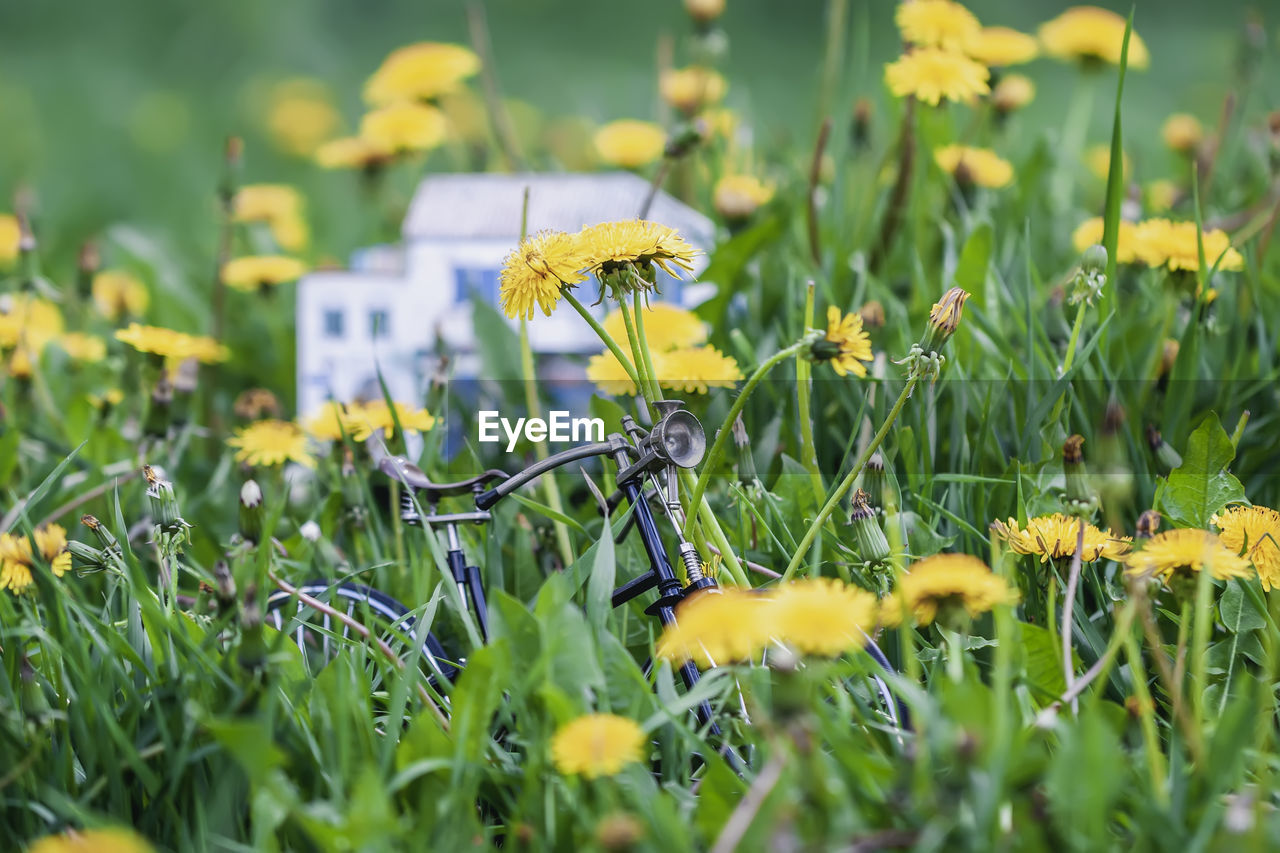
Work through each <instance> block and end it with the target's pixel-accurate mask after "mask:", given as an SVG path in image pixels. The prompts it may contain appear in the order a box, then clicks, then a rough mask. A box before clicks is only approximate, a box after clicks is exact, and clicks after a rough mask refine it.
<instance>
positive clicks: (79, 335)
mask: <svg viewBox="0 0 1280 853" xmlns="http://www.w3.org/2000/svg"><path fill="white" fill-rule="evenodd" d="M57 344H58V346H60V347H62V351H63V352H65V353H66V354H67V355H68V356H70V357H71V360H72V361H83V362H99V361H102V360H103V359H104V358H106V357H107V343H106V341H104V340H103V339H102V338H100V337H98V336H97V335H88V334H85V333H84V332H68V333H67V334H65V335H63V336H62V337H60V338H58V339H57Z"/></svg>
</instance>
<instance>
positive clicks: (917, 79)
mask: <svg viewBox="0 0 1280 853" xmlns="http://www.w3.org/2000/svg"><path fill="white" fill-rule="evenodd" d="M916 2H919V0H916ZM899 8H901V7H899ZM990 76H991V72H990V71H988V70H987V67H986V66H985V65H983V64H982V63H980V62H975V61H974V60H972V59H970V58H969V57H967V56H963V55H961V54H958V53H952V52H951V51H947V50H940V49H939V48H936V47H922V48H917V49H916V50H913V51H911V52H910V53H908V54H904V55H903V56H900V57H898V59H897V60H895V61H894V62H890V63H888V64H887V65H885V67H884V79H885V82H886V83H888V84H889V91H890V92H892V93H893V94H894V95H895V96H896V97H899V98H905V97H907V96H908V95H910V96H912V97H915V98H918V99H919V100H921V101H923V102H924V103H926V104H929V105H930V106H935V107H936V106H937V105H938V103H939V102H940V101H944V100H945V101H956V102H959V103H962V104H968V103H972V102H973V101H974V99H976V98H977V97H978V96H979V95H985V94H987V92H988V91H990V87H989V86H988V85H987V79H988V78H989V77H990Z"/></svg>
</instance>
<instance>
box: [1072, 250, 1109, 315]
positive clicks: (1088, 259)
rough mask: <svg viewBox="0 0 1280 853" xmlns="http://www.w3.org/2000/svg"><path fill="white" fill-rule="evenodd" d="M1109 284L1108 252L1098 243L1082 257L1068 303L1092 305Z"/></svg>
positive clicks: (1085, 251)
mask: <svg viewBox="0 0 1280 853" xmlns="http://www.w3.org/2000/svg"><path fill="white" fill-rule="evenodd" d="M1106 284H1107V250H1106V247H1104V246H1100V245H1098V244H1097V243H1095V244H1093V245H1092V246H1090V247H1089V248H1087V249H1085V250H1084V252H1083V253H1082V254H1081V255H1080V270H1079V271H1078V272H1077V273H1076V277H1075V279H1074V280H1073V281H1072V283H1071V294H1070V296H1068V297H1067V301H1068V302H1069V303H1070V304H1072V305H1078V304H1080V302H1084V303H1085V304H1086V305H1092V304H1093V300H1094V299H1095V298H1096V297H1097V296H1098V295H1099V294H1100V293H1102V288H1103V287H1105V286H1106Z"/></svg>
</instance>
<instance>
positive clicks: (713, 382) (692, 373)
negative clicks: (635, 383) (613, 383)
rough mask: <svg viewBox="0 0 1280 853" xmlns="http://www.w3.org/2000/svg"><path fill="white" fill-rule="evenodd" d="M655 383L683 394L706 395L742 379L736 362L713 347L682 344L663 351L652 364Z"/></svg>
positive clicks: (731, 385)
mask: <svg viewBox="0 0 1280 853" xmlns="http://www.w3.org/2000/svg"><path fill="white" fill-rule="evenodd" d="M653 369H654V372H655V373H657V379H658V384H659V385H660V386H662V387H663V388H666V389H667V390H670V391H678V392H680V393H683V394H705V393H707V391H708V389H711V388H732V387H733V386H734V385H736V384H737V383H738V382H741V381H742V370H741V368H739V367H738V362H737V361H735V360H734V359H733V358H732V357H731V356H727V355H725V354H724V353H722V352H720V350H718V349H716V348H715V347H713V346H701V347H685V348H683V349H674V350H670V351H668V352H664V353H662V363H661V364H660V365H659V364H656V363H655V364H654V367H653Z"/></svg>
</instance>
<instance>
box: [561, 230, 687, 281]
mask: <svg viewBox="0 0 1280 853" xmlns="http://www.w3.org/2000/svg"><path fill="white" fill-rule="evenodd" d="M578 241H579V245H580V246H581V249H582V251H583V252H584V253H585V254H586V256H587V263H586V266H587V268H588V269H590V270H591V272H592V273H593V274H594V275H596V276H597V277H598V278H599V279H600V280H601V281H602V282H603V281H604V279H605V277H606V276H609V275H611V274H613V273H616V272H620V271H622V268H623V267H632V268H638V272H639V273H640V274H641V275H642V276H644V278H645V280H648V281H650V283H652V282H651V276H652V273H653V270H652V267H653V266H655V265H656V266H658V267H660V268H661V269H662V270H663V271H664V272H665V273H667V274H668V275H670V276H673V277H675V278H679V277H680V270H682V269H683V270H691V269H693V258H694V256H695V255H697V253H698V252H697V250H696V249H694V248H693V247H692V246H690V245H689V244H688V243H687V242H685V240H684V238H683V237H681V236H680V233H679V232H678V231H676V229H674V228H668V227H667V226H665V225H661V224H659V223H657V222H649V221H647V220H644V219H629V220H623V221H621V222H601V223H600V224H599V225H591V226H589V227H587V228H583V229H582V231H580V232H579V233H578ZM624 284H627V285H628V286H631V285H634V282H629V283H624Z"/></svg>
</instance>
